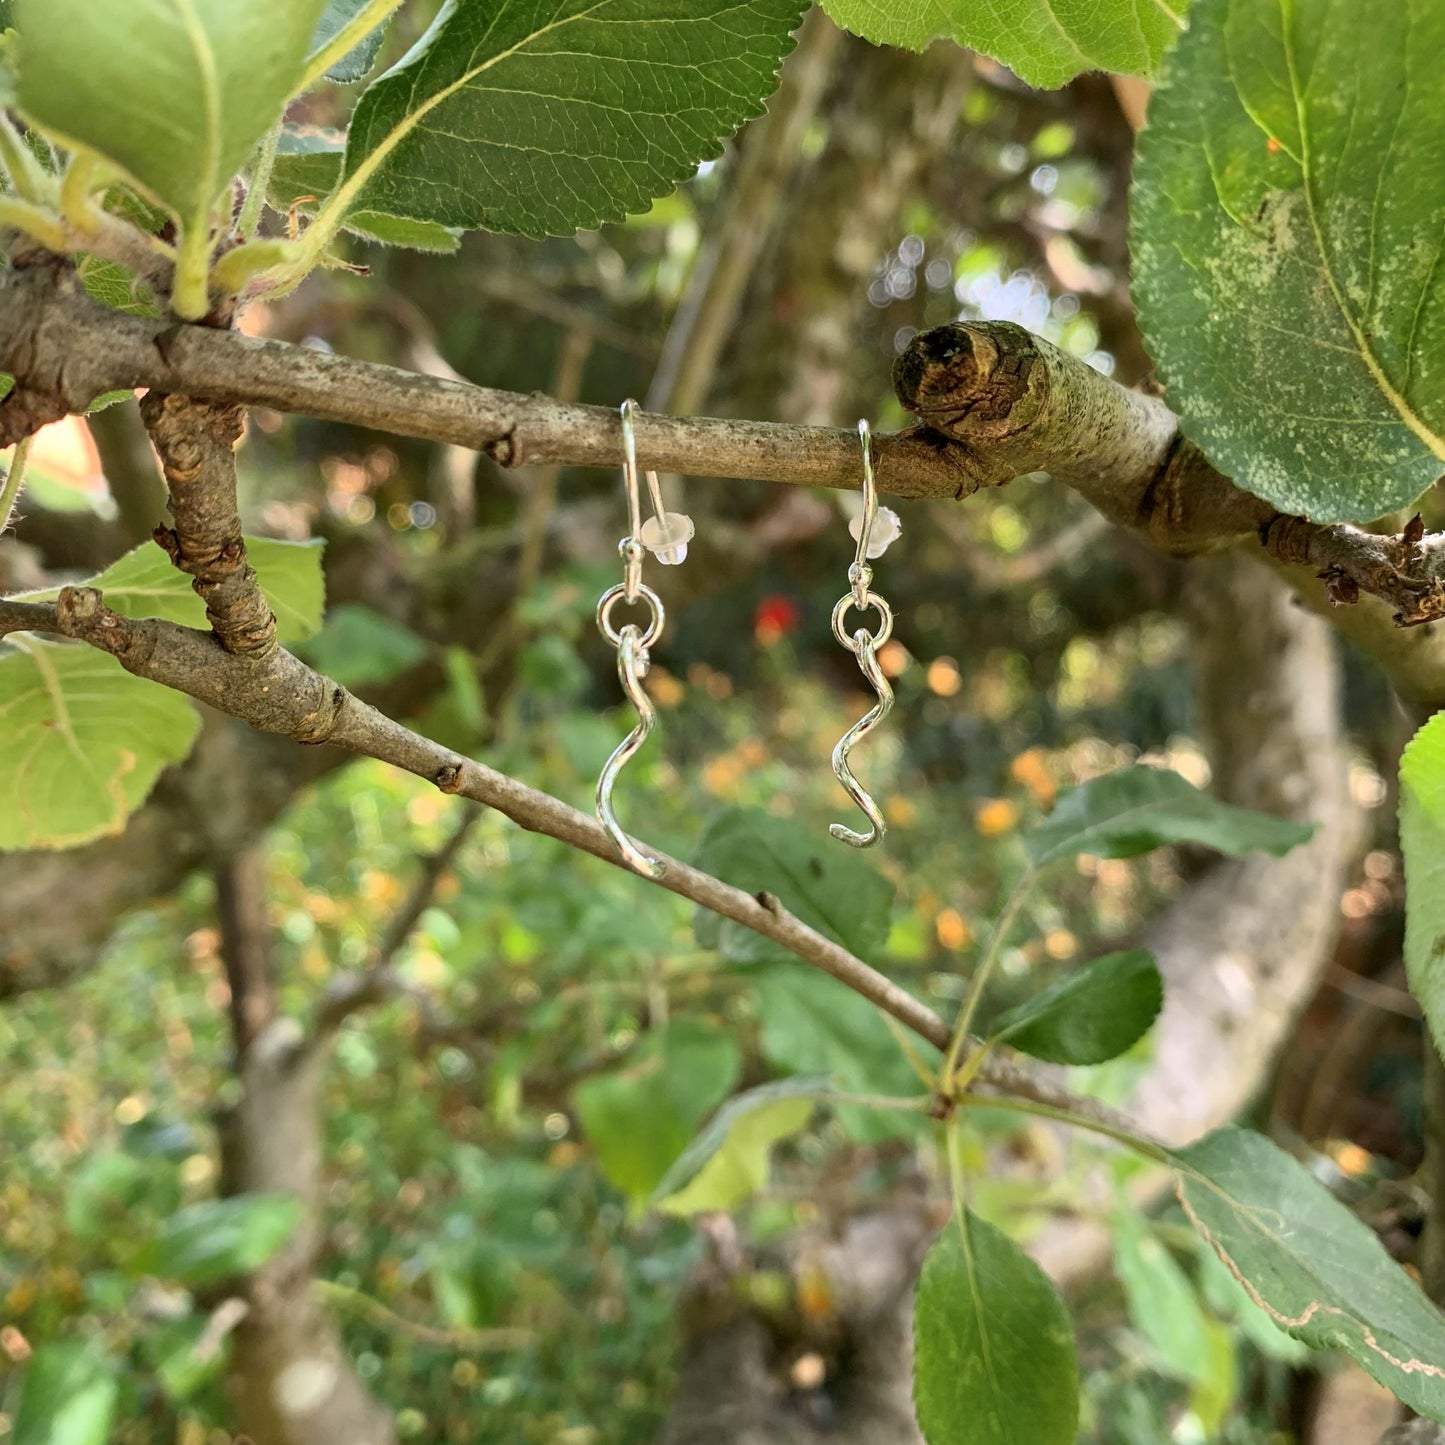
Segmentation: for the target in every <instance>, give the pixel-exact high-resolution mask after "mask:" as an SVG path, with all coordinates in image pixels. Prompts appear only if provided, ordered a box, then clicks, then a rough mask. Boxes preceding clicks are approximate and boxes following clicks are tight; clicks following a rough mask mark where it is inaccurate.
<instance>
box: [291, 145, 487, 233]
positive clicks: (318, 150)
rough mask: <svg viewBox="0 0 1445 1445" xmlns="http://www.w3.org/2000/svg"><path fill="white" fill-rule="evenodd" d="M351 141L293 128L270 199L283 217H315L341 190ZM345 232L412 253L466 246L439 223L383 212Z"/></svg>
mask: <svg viewBox="0 0 1445 1445" xmlns="http://www.w3.org/2000/svg"><path fill="white" fill-rule="evenodd" d="M345 148H346V135H345V133H344V132H342V131H339V130H326V129H323V128H321V127H318V126H302V125H288V126H285V127H284V128H283V129H282V131H281V139H280V141H279V142H278V143H277V146H276V163H275V165H274V166H273V167H272V170H271V184H270V186H269V188H268V189H267V193H266V196H267V199H268V200H269V201H270V203H271V205H272V206H273V207H274V208H275V209H276V210H278V211H280V212H281V213H282V214H283V215H284V214H287V213H289V212H290V211H292V210H293V209H294V210H297V211H299V212H301V214H303V215H308V216H314V215H315V214H316V211H317V209H318V207H319V205H320V202H321V200H322V199H323V198H324V197H325V196H327V195H329V194H330V193H331V192H332V190H334V189H335V187H336V182H337V178H338V177H339V176H340V174H341V157H342V153H343V151H344V150H345ZM343 229H345V230H347V231H350V232H352V233H353V234H354V235H357V236H360V237H361V238H362V239H363V240H367V241H376V242H378V243H380V244H381V245H384V246H403V247H405V248H406V249H408V250H411V251H435V252H443V253H446V252H451V251H455V250H457V249H458V247H460V245H461V232H460V231H458V230H456V229H454V228H451V227H447V226H439V225H437V223H436V222H435V221H414V220H409V219H408V218H407V217H405V216H388V215H385V214H384V213H382V212H380V211H353V212H352V213H351V214H350V215H348V216H347V218H346V221H345V224H344V227H343Z"/></svg>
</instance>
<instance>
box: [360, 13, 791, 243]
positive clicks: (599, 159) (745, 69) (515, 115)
mask: <svg viewBox="0 0 1445 1445" xmlns="http://www.w3.org/2000/svg"><path fill="white" fill-rule="evenodd" d="M803 8H804V7H803V5H802V4H801V3H800V0H727V3H724V0H562V3H560V4H558V5H556V6H553V7H551V8H550V9H547V10H545V11H544V10H540V9H538V7H536V6H535V5H533V4H531V3H529V0H448V3H447V4H446V5H445V6H443V8H442V11H441V13H440V14H439V15H438V16H437V18H436V21H435V22H434V23H433V25H432V26H431V28H430V29H429V30H428V31H427V33H426V34H425V35H424V36H423V37H422V39H421V40H420V41H418V43H417V44H416V45H415V46H414V47H413V48H412V50H411V52H410V53H409V54H408V55H407V56H406V57H405V58H404V59H403V60H401V61H400V62H399V63H398V64H397V65H395V66H394V67H393V68H392V69H391V70H389V71H388V72H386V74H384V75H382V76H381V77H380V78H379V79H377V80H375V81H373V82H372V84H371V85H370V87H369V88H368V89H367V90H366V92H365V93H364V94H363V95H362V97H361V100H360V101H359V102H358V103H357V107H356V112H355V115H354V116H353V118H352V122H351V130H350V133H349V136H348V139H347V146H346V160H345V166H344V171H343V177H344V179H343V183H342V187H341V190H340V193H339V195H340V204H341V205H343V206H344V207H345V209H346V210H347V211H348V212H350V211H356V210H362V211H380V212H382V213H384V214H386V215H393V216H407V217H410V218H412V219H414V220H425V221H434V222H436V223H438V224H439V225H443V226H453V227H457V228H460V229H463V230H468V229H472V228H474V227H478V226H484V227H485V228H486V229H487V230H490V231H505V232H515V233H517V234H520V235H524V236H538V237H539V236H546V235H570V234H571V233H572V232H573V231H575V230H578V229H579V228H590V227H594V226H597V225H599V224H600V223H601V222H603V221H609V220H621V219H622V218H623V217H624V216H626V215H628V214H629V213H630V212H632V211H639V210H645V209H646V207H647V206H648V204H649V203H650V202H651V201H652V200H654V199H655V198H656V197H659V196H666V195H669V194H670V193H671V192H672V191H673V189H674V188H675V187H676V186H677V185H678V184H679V183H680V182H681V181H683V180H685V179H686V178H687V177H689V176H690V175H692V173H693V172H694V170H695V169H696V167H697V164H698V162H699V161H703V160H707V159H709V158H710V157H713V156H716V155H717V154H718V153H719V151H720V149H721V144H722V141H723V140H724V139H725V138H726V137H727V136H729V135H731V134H732V132H733V131H735V130H736V129H737V128H738V127H739V126H740V125H741V124H742V123H743V122H744V121H745V120H748V119H749V118H750V117H752V116H755V115H758V114H760V113H761V111H762V109H763V101H764V99H765V98H766V96H767V95H768V94H769V93H770V92H771V91H772V89H773V87H774V85H775V83H776V77H777V73H778V67H779V65H780V64H781V63H782V59H783V57H784V56H785V55H786V54H787V53H788V51H789V50H790V49H791V48H792V44H793V40H792V35H791V32H792V31H793V30H794V28H795V27H796V26H797V25H798V23H799V21H800V20H801V19H802V12H803Z"/></svg>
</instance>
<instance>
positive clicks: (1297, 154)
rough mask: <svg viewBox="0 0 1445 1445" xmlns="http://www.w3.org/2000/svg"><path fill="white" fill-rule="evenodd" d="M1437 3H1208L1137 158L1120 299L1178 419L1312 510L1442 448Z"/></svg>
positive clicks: (1381, 482)
mask: <svg viewBox="0 0 1445 1445" xmlns="http://www.w3.org/2000/svg"><path fill="white" fill-rule="evenodd" d="M1442 49H1445V7H1442V6H1441V5H1440V4H1438V3H1437V0H1401V3H1400V4H1398V5H1396V6H1393V7H1392V8H1391V12H1390V23H1389V24H1388V25H1381V24H1380V23H1379V17H1378V15H1377V14H1376V13H1375V12H1373V11H1372V10H1371V8H1370V7H1369V6H1368V5H1344V4H1336V3H1334V0H1299V3H1296V4H1291V5H1288V6H1283V5H1281V4H1280V0H1209V3H1206V4H1201V5H1200V6H1199V7H1198V8H1197V10H1196V11H1195V12H1193V22H1192V24H1191V27H1190V30H1189V33H1188V34H1187V35H1186V36H1185V37H1184V38H1183V40H1182V41H1181V42H1180V44H1179V47H1178V49H1177V50H1176V51H1175V53H1174V55H1173V56H1172V57H1171V59H1170V60H1169V62H1168V63H1167V64H1166V66H1165V70H1164V75H1163V78H1162V80H1161V82H1160V85H1159V88H1158V89H1157V90H1156V92H1155V94H1154V97H1153V100H1152V102H1151V103H1150V107H1149V124H1148V126H1147V127H1146V128H1145V130H1144V131H1143V133H1142V135H1141V136H1140V142H1139V153H1138V156H1137V158H1136V160H1135V165H1134V176H1135V184H1134V192H1133V199H1132V201H1131V207H1130V209H1131V212H1132V214H1133V244H1132V246H1131V253H1132V256H1133V262H1134V297H1135V301H1136V304H1137V306H1138V310H1139V320H1140V324H1141V326H1142V327H1143V330H1144V336H1145V340H1146V341H1147V342H1148V345H1149V351H1150V354H1151V355H1152V356H1153V358H1154V360H1155V361H1156V362H1157V363H1158V365H1159V369H1160V371H1161V373H1162V375H1163V376H1164V378H1165V380H1166V381H1167V383H1168V395H1169V401H1170V404H1171V405H1172V406H1173V407H1174V409H1175V410H1176V411H1177V412H1178V413H1179V415H1180V417H1181V419H1182V421H1183V424H1184V430H1185V431H1186V433H1187V434H1188V435H1189V436H1190V437H1191V438H1193V440H1194V441H1196V442H1197V443H1198V444H1199V445H1200V446H1201V447H1203V449H1204V451H1205V452H1206V453H1207V454H1208V456H1209V458H1210V460H1211V461H1212V462H1213V463H1214V464H1215V465H1216V466H1217V467H1219V468H1220V469H1221V470H1222V471H1224V472H1226V473H1227V474H1228V475H1229V476H1231V477H1233V478H1234V480H1235V481H1237V482H1238V483H1239V484H1240V485H1241V486H1243V487H1247V488H1248V489H1249V490H1250V491H1252V492H1254V493H1256V494H1257V495H1259V496H1261V497H1264V498H1266V499H1268V500H1269V501H1270V502H1272V503H1273V504H1274V505H1275V506H1276V507H1278V508H1280V509H1281V510H1282V511H1286V512H1298V513H1302V514H1304V515H1305V516H1308V517H1313V518H1314V519H1315V520H1316V521H1320V522H1338V521H1345V520H1350V519H1367V518H1370V517H1376V516H1379V515H1380V514H1381V513H1383V512H1387V511H1390V510H1392V509H1393V508H1396V507H1402V506H1405V505H1407V504H1408V503H1410V502H1411V501H1413V500H1414V499H1415V498H1416V497H1417V496H1419V494H1420V493H1421V492H1423V491H1424V490H1425V488H1426V487H1428V486H1429V485H1430V484H1431V483H1432V482H1433V481H1434V480H1435V478H1436V477H1437V476H1438V475H1439V474H1440V471H1441V459H1442V458H1445V369H1442V368H1441V367H1439V366H1437V365H1434V364H1433V360H1432V359H1433V358H1435V357H1437V356H1439V355H1440V353H1441V349H1442V347H1445V269H1442V268H1441V266H1440V264H1439V261H1440V242H1439V238H1440V236H1441V235H1442V234H1445V185H1442V184H1441V178H1442V176H1445V100H1442V97H1441V92H1440V88H1439V86H1438V85H1437V84H1436V83H1435V73H1436V57H1437V56H1439V55H1440V53H1441V51H1442Z"/></svg>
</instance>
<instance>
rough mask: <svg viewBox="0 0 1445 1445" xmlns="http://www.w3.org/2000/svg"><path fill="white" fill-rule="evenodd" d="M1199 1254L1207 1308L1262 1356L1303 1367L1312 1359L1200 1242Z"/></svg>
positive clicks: (1304, 1348)
mask: <svg viewBox="0 0 1445 1445" xmlns="http://www.w3.org/2000/svg"><path fill="white" fill-rule="evenodd" d="M1198 1252H1199V1290H1200V1293H1201V1294H1202V1295H1203V1296H1204V1298H1205V1299H1206V1300H1207V1301H1208V1302H1209V1308H1210V1309H1211V1310H1213V1311H1214V1313H1215V1314H1216V1315H1218V1316H1220V1317H1221V1318H1222V1319H1225V1320H1229V1321H1231V1322H1232V1323H1233V1324H1235V1325H1237V1326H1238V1327H1239V1329H1240V1331H1241V1332H1242V1333H1243V1335H1244V1337H1245V1338H1246V1339H1247V1340H1248V1341H1249V1342H1250V1344H1252V1345H1253V1346H1254V1347H1255V1349H1257V1350H1258V1351H1259V1352H1260V1353H1261V1354H1262V1355H1266V1356H1267V1357H1268V1358H1269V1359H1271V1360H1280V1361H1282V1362H1283V1363H1284V1364H1286V1365H1294V1366H1296V1367H1302V1366H1304V1365H1306V1364H1308V1363H1309V1361H1310V1359H1311V1358H1312V1352H1311V1350H1310V1347H1309V1346H1308V1345H1307V1344H1305V1343H1303V1341H1301V1340H1296V1339H1293V1338H1291V1336H1289V1335H1287V1334H1285V1333H1284V1332H1283V1331H1282V1330H1279V1329H1277V1328H1276V1327H1275V1323H1274V1321H1273V1320H1271V1319H1270V1317H1269V1316H1268V1315H1267V1314H1265V1312H1264V1311H1263V1310H1262V1309H1260V1307H1259V1306H1258V1305H1257V1304H1255V1302H1254V1301H1253V1300H1252V1299H1250V1297H1249V1291H1248V1290H1246V1289H1245V1287H1244V1286H1243V1285H1242V1284H1240V1282H1239V1281H1238V1280H1237V1279H1235V1277H1234V1276H1233V1275H1232V1274H1230V1272H1229V1270H1228V1269H1227V1268H1226V1267H1225V1264H1224V1261H1223V1260H1221V1259H1220V1257H1219V1256H1218V1255H1217V1254H1215V1252H1214V1251H1213V1250H1212V1249H1211V1248H1210V1247H1209V1246H1208V1245H1207V1244H1206V1243H1205V1242H1204V1241H1203V1240H1202V1239H1201V1240H1200V1241H1199V1242H1198Z"/></svg>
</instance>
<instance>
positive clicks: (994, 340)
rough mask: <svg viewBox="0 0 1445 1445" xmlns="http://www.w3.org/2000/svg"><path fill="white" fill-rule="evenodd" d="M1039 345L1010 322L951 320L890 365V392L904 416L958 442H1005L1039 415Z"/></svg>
mask: <svg viewBox="0 0 1445 1445" xmlns="http://www.w3.org/2000/svg"><path fill="white" fill-rule="evenodd" d="M1037 360H1038V346H1037V341H1036V339H1035V338H1034V337H1033V336H1031V335H1030V334H1029V333H1028V332H1027V331H1025V330H1024V329H1023V327H1022V326H1015V325H1013V323H1012V322H1008V321H994V322H988V323H978V324H976V323H973V322H968V321H958V322H954V323H952V324H951V325H948V326H936V327H934V328H933V330H931V331H925V332H922V333H921V334H920V335H918V336H915V337H914V338H913V340H912V341H911V342H909V344H908V348H907V350H905V351H904V352H903V354H902V355H901V356H900V357H899V358H898V360H897V361H896V362H894V364H893V390H894V392H895V394H896V395H897V397H898V400H899V401H900V402H901V403H902V404H903V406H904V407H905V408H906V409H907V410H908V411H911V412H913V413H914V414H915V415H917V416H919V417H921V418H922V419H923V420H924V421H925V422H926V423H927V424H928V425H929V426H931V427H933V428H934V430H936V431H940V432H942V433H943V434H944V435H945V436H947V437H950V438H952V439H953V440H955V441H962V442H971V443H979V442H986V441H998V440H1000V439H1002V438H1004V437H1007V436H1010V435H1012V434H1014V433H1015V432H1017V431H1020V430H1021V429H1022V428H1024V427H1026V426H1028V425H1029V423H1030V422H1031V421H1032V420H1033V419H1034V417H1035V416H1036V415H1037V413H1038V410H1039V407H1040V398H1039V397H1038V396H1036V395H1034V383H1035V382H1036V381H1037V379H1038V378H1040V377H1042V376H1044V375H1045V372H1044V370H1043V369H1042V368H1038V367H1036V365H1035V363H1036V362H1037Z"/></svg>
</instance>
